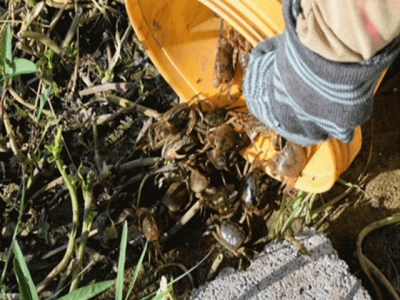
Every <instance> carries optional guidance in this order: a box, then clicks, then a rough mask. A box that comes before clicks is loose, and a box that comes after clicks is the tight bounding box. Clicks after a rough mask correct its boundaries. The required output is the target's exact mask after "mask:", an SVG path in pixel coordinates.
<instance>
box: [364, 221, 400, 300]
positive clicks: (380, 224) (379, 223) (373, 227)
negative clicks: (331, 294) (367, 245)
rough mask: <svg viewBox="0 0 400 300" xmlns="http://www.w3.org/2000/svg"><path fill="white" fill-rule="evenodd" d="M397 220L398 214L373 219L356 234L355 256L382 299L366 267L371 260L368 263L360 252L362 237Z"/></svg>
mask: <svg viewBox="0 0 400 300" xmlns="http://www.w3.org/2000/svg"><path fill="white" fill-rule="evenodd" d="M399 222H400V215H396V216H391V217H387V218H385V219H381V220H379V221H375V222H373V223H371V224H369V225H368V226H367V227H365V228H364V229H363V230H361V232H360V234H359V235H358V238H357V256H358V260H359V261H360V265H361V268H362V269H363V271H364V272H365V274H366V275H367V277H368V279H369V280H370V281H371V283H372V285H373V286H374V289H375V292H376V294H377V297H378V299H383V298H382V293H381V291H380V289H379V287H378V285H377V283H376V282H375V280H374V278H373V277H372V275H371V271H370V269H369V268H368V265H369V266H370V265H371V264H372V262H371V264H368V263H367V262H366V257H365V256H364V254H363V252H362V242H363V241H364V238H365V237H366V236H367V235H368V234H370V233H371V232H372V231H374V230H376V229H379V228H381V227H384V226H388V225H391V224H395V223H399ZM377 274H379V273H377ZM377 274H376V275H377ZM377 276H379V275H377ZM392 288H393V287H392ZM392 288H390V289H389V292H392ZM395 293H396V292H395ZM394 299H396V298H394Z"/></svg>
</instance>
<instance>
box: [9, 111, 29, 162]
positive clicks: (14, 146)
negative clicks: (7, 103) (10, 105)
mask: <svg viewBox="0 0 400 300" xmlns="http://www.w3.org/2000/svg"><path fill="white" fill-rule="evenodd" d="M3 124H4V126H5V128H6V131H7V135H8V136H9V138H10V147H11V150H12V152H13V153H14V155H15V156H16V157H17V158H18V161H19V162H21V163H24V162H26V161H27V160H28V158H27V157H26V156H25V155H24V154H23V153H22V152H21V150H20V149H19V148H18V145H17V142H16V141H15V134H14V130H13V128H12V125H11V122H10V118H9V117H8V114H7V112H6V111H5V110H4V111H3Z"/></svg>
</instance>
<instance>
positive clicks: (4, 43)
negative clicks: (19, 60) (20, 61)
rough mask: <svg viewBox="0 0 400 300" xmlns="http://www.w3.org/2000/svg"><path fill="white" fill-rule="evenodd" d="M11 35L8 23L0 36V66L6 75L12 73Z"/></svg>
mask: <svg viewBox="0 0 400 300" xmlns="http://www.w3.org/2000/svg"><path fill="white" fill-rule="evenodd" d="M11 47H12V36H11V27H10V24H7V26H6V29H5V30H4V33H3V36H2V38H1V45H0V66H1V67H3V70H4V73H5V74H6V75H8V76H9V75H11V73H12V67H11V62H12V53H11Z"/></svg>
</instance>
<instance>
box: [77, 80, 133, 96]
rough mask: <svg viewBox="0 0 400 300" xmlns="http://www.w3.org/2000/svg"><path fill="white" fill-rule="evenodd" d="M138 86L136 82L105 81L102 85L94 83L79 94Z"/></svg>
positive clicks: (124, 89)
mask: <svg viewBox="0 0 400 300" xmlns="http://www.w3.org/2000/svg"><path fill="white" fill-rule="evenodd" d="M138 87H139V84H138V83H137V82H119V83H106V84H102V85H96V86H92V87H89V88H87V89H84V90H82V91H80V92H79V96H81V97H83V96H88V95H92V94H97V93H101V92H108V91H118V90H123V91H126V90H128V89H136V88H138Z"/></svg>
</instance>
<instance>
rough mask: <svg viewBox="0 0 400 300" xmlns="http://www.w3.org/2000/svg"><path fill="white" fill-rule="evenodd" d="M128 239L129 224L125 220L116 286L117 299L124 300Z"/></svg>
mask: <svg viewBox="0 0 400 300" xmlns="http://www.w3.org/2000/svg"><path fill="white" fill-rule="evenodd" d="M127 240H128V224H127V223H126V221H125V222H124V225H123V227H122V235H121V245H120V247H119V258H118V273H117V282H116V286H115V299H116V300H122V296H123V292H124V275H125V254H126V245H127Z"/></svg>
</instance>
